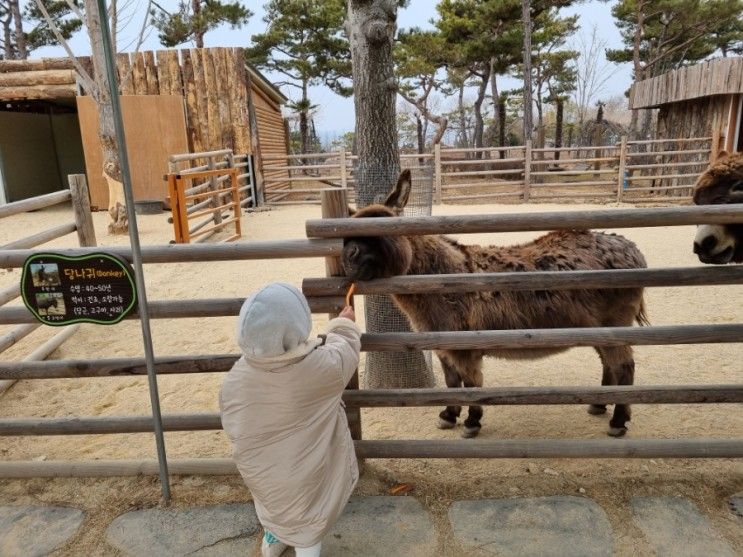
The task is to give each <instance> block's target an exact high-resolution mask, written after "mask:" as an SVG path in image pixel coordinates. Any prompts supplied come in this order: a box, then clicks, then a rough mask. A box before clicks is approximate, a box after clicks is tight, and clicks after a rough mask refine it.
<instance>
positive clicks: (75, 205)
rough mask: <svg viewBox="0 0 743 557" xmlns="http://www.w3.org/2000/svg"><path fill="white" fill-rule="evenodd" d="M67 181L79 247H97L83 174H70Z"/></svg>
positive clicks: (86, 183)
mask: <svg viewBox="0 0 743 557" xmlns="http://www.w3.org/2000/svg"><path fill="white" fill-rule="evenodd" d="M67 181H68V182H69V184H70V193H71V194H72V211H73V213H74V214H75V226H77V237H78V240H79V241H80V246H82V247H88V246H95V245H97V243H96V239H95V227H94V226H93V214H92V213H91V211H90V194H89V193H88V182H87V181H86V180H85V174H70V175H68V176H67Z"/></svg>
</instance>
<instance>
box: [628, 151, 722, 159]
mask: <svg viewBox="0 0 743 557" xmlns="http://www.w3.org/2000/svg"><path fill="white" fill-rule="evenodd" d="M709 152H710V149H685V150H681V151H646V152H642V151H640V152H636V151H630V152H628V153H627V156H628V157H632V158H635V157H662V156H666V155H701V154H703V153H704V154H706V153H709Z"/></svg>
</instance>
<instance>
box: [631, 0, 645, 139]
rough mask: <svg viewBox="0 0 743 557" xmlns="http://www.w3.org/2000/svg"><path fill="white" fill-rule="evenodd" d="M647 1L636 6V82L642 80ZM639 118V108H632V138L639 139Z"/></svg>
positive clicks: (633, 62) (634, 43)
mask: <svg viewBox="0 0 743 557" xmlns="http://www.w3.org/2000/svg"><path fill="white" fill-rule="evenodd" d="M644 9H645V2H643V1H642V0H639V1H638V2H637V6H636V8H635V15H636V16H637V22H636V26H635V33H634V37H633V41H632V42H633V44H632V68H633V70H634V74H635V75H634V77H635V82H638V81H640V80H642V78H643V71H642V63H641V61H640V60H641V58H640V47H641V45H642V35H643V32H644V30H645V12H644ZM637 119H638V109H636V108H635V109H633V110H632V117H631V119H630V124H629V136H630V139H637Z"/></svg>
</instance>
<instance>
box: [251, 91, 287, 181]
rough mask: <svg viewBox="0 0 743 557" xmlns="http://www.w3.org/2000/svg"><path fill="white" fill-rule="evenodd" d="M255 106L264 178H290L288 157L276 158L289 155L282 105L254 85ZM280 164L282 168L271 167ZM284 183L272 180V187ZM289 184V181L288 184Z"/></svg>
mask: <svg viewBox="0 0 743 557" xmlns="http://www.w3.org/2000/svg"><path fill="white" fill-rule="evenodd" d="M253 106H254V107H255V116H256V120H257V123H258V141H259V143H260V149H261V157H262V158H263V160H264V161H265V162H263V165H262V168H263V178H264V179H267V178H288V177H289V172H288V171H287V170H286V166H287V164H288V162H287V159H286V158H284V159H283V160H281V161H278V162H277V160H276V158H277V157H286V156H287V155H289V150H288V145H287V137H286V128H285V126H284V118H283V117H282V116H281V107H279V106H278V105H277V104H275V103H274V102H273V100H271V99H269V98H268V97H267V96H266V95H265V94H264V93H263V92H262V91H260V90H259V89H258V88H257V87H255V86H254V87H253ZM272 166H274V167H275V166H279V167H283V170H282V169H281V168H278V169H277V168H271V167H272ZM283 185H284V184H282V183H277V182H272V183H271V187H273V188H277V187H282V186H283ZM286 185H288V182H287V184H286Z"/></svg>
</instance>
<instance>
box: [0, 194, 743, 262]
mask: <svg viewBox="0 0 743 557" xmlns="http://www.w3.org/2000/svg"><path fill="white" fill-rule="evenodd" d="M725 223H728V224H740V223H743V204H736V205H715V206H699V207H660V208H653V209H617V210H596V211H565V212H557V211H553V212H547V213H515V214H507V215H503V214H498V215H459V216H435V217H379V218H373V219H356V218H345V219H313V220H308V221H307V223H306V226H305V228H306V232H307V236H308V237H315V238H345V237H351V236H397V235H401V234H409V235H424V234H469V233H482V232H522V231H537V230H554V229H561V228H600V229H607V228H644V227H654V226H678V225H690V224H725ZM690 242H691V239H690ZM0 266H2V259H1V258H0Z"/></svg>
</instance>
